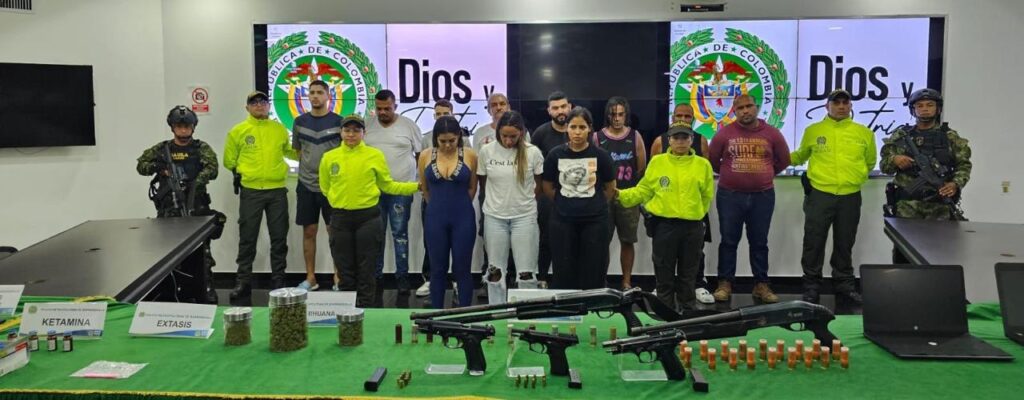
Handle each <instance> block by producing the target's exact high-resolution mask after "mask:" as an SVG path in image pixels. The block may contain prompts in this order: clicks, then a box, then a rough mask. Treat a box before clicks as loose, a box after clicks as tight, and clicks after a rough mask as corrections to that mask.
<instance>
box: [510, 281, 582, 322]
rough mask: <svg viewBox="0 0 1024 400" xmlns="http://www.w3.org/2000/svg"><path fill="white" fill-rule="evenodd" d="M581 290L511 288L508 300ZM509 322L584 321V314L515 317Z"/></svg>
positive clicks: (520, 299)
mask: <svg viewBox="0 0 1024 400" xmlns="http://www.w3.org/2000/svg"><path fill="white" fill-rule="evenodd" d="M574 292H579V290H570V289H509V290H508V302H509V303H512V302H515V301H522V300H529V299H536V298H541V297H551V296H554V295H556V294H563V293H574ZM509 322H583V316H582V315H570V316H565V317H551V318H537V319H513V320H509Z"/></svg>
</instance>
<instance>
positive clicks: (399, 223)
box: [376, 194, 412, 279]
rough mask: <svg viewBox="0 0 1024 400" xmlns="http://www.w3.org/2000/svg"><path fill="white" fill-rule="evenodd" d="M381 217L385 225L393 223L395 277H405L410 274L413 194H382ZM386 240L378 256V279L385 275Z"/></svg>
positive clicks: (381, 243) (382, 241)
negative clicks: (410, 226)
mask: <svg viewBox="0 0 1024 400" xmlns="http://www.w3.org/2000/svg"><path fill="white" fill-rule="evenodd" d="M377 205H378V206H379V207H380V218H381V220H382V221H383V223H384V226H385V227H386V226H388V224H391V238H392V239H393V240H394V241H393V243H392V244H393V245H394V247H395V278H405V277H406V276H407V275H408V274H409V217H410V216H411V215H412V210H411V209H410V207H412V196H394V195H390V194H381V195H380V202H379V203H377ZM386 243H387V242H386V240H381V241H380V245H381V248H380V255H379V256H378V257H377V271H376V273H377V279H380V277H382V276H384V246H385V244H386Z"/></svg>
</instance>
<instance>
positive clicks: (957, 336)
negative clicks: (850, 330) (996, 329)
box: [860, 265, 1013, 361]
mask: <svg viewBox="0 0 1024 400" xmlns="http://www.w3.org/2000/svg"><path fill="white" fill-rule="evenodd" d="M860 273H861V287H862V289H863V295H864V308H863V313H864V336H865V337H867V338H868V340H871V341H872V342H874V343H875V344H877V345H879V346H881V347H882V348H883V349H885V350H886V351H888V352H890V353H892V354H893V355H895V356H896V357H899V358H907V359H960V360H998V361H1009V360H1013V356H1011V355H1010V354H1008V353H1006V352H1005V351H1003V350H1000V349H998V348H996V347H995V346H992V345H990V344H988V343H986V342H984V341H982V340H981V339H978V338H976V337H974V336H971V334H970V333H968V331H967V300H966V299H967V297H966V295H965V293H964V292H965V290H964V270H963V267H961V266H959V265H862V266H861V267H860Z"/></svg>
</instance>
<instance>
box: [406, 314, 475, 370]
mask: <svg viewBox="0 0 1024 400" xmlns="http://www.w3.org/2000/svg"><path fill="white" fill-rule="evenodd" d="M415 323H416V329H417V330H419V331H420V332H423V333H428V334H434V335H439V336H441V341H442V343H444V347H447V348H449V349H462V350H463V351H464V352H465V353H466V368H467V369H469V374H470V375H473V376H480V375H483V374H484V372H485V371H487V359H485V358H484V350H483V348H481V347H480V344H481V343H482V342H483V341H484V340H486V339H487V338H489V337H491V336H494V327H493V326H491V325H487V326H481V325H464V324H460V323H458V322H448V321H435V320H429V319H417V320H416V321H415ZM452 338H454V339H455V343H454V344H452V343H451V340H450V339H452Z"/></svg>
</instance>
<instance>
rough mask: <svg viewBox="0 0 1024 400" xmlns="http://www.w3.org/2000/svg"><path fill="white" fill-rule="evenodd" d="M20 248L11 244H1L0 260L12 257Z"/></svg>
mask: <svg viewBox="0 0 1024 400" xmlns="http://www.w3.org/2000/svg"><path fill="white" fill-rule="evenodd" d="M17 252H18V249H16V248H14V247H11V246H0V260H3V259H5V258H7V257H10V256H11V254H14V253H17Z"/></svg>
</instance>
